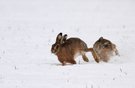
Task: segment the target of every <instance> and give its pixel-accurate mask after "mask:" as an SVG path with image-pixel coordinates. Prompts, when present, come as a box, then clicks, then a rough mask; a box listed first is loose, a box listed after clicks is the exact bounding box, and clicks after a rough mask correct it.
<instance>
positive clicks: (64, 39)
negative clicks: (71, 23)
mask: <svg viewBox="0 0 135 88" xmlns="http://www.w3.org/2000/svg"><path fill="white" fill-rule="evenodd" d="M66 40H67V34H65V35H64V36H62V39H61V44H62V43H65V41H66Z"/></svg>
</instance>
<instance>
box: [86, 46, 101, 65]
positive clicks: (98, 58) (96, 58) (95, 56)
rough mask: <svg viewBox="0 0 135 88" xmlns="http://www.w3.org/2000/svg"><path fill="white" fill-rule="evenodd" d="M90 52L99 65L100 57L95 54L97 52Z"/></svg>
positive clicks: (92, 50) (91, 50) (91, 49)
mask: <svg viewBox="0 0 135 88" xmlns="http://www.w3.org/2000/svg"><path fill="white" fill-rule="evenodd" d="M88 51H90V52H91V53H92V56H93V58H94V59H95V61H96V62H97V63H99V60H100V57H99V56H98V54H97V53H96V52H95V50H94V49H93V48H89V49H88Z"/></svg>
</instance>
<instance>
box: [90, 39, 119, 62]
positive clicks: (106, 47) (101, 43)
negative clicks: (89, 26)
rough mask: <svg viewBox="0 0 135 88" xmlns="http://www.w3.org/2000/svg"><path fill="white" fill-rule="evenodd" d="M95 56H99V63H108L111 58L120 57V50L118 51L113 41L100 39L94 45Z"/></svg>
mask: <svg viewBox="0 0 135 88" xmlns="http://www.w3.org/2000/svg"><path fill="white" fill-rule="evenodd" d="M92 52H93V54H94V55H97V56H96V57H98V58H97V59H96V61H97V62H99V61H104V62H108V60H109V59H110V57H111V56H113V55H114V54H115V55H119V53H118V50H117V49H116V45H115V44H113V43H112V42H111V41H109V40H107V39H104V38H103V37H100V38H99V39H98V40H97V41H96V42H95V44H94V45H93V51H92Z"/></svg>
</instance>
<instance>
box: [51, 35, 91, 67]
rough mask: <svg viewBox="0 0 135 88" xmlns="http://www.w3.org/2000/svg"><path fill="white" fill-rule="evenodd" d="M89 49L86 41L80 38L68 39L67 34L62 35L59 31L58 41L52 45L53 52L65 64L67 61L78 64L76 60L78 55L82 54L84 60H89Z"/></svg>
mask: <svg viewBox="0 0 135 88" xmlns="http://www.w3.org/2000/svg"><path fill="white" fill-rule="evenodd" d="M88 51H91V50H90V49H88V47H87V45H86V43H85V42H84V41H82V40H81V39H79V38H69V39H67V34H65V35H64V36H62V33H59V34H58V35H57V37H56V42H55V43H54V44H53V45H52V48H51V52H52V53H54V54H55V55H56V56H57V57H58V60H59V61H60V62H61V63H62V65H65V64H66V63H71V64H76V61H75V60H74V59H75V58H76V57H77V56H78V55H82V58H83V60H84V61H86V62H89V60H88V58H87V56H86V55H85V53H86V52H88Z"/></svg>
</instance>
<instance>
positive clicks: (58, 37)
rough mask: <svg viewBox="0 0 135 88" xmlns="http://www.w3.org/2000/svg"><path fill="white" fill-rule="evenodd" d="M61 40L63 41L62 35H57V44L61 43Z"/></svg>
mask: <svg viewBox="0 0 135 88" xmlns="http://www.w3.org/2000/svg"><path fill="white" fill-rule="evenodd" d="M61 39H62V33H59V34H58V35H57V38H56V42H57V43H60V41H61Z"/></svg>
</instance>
